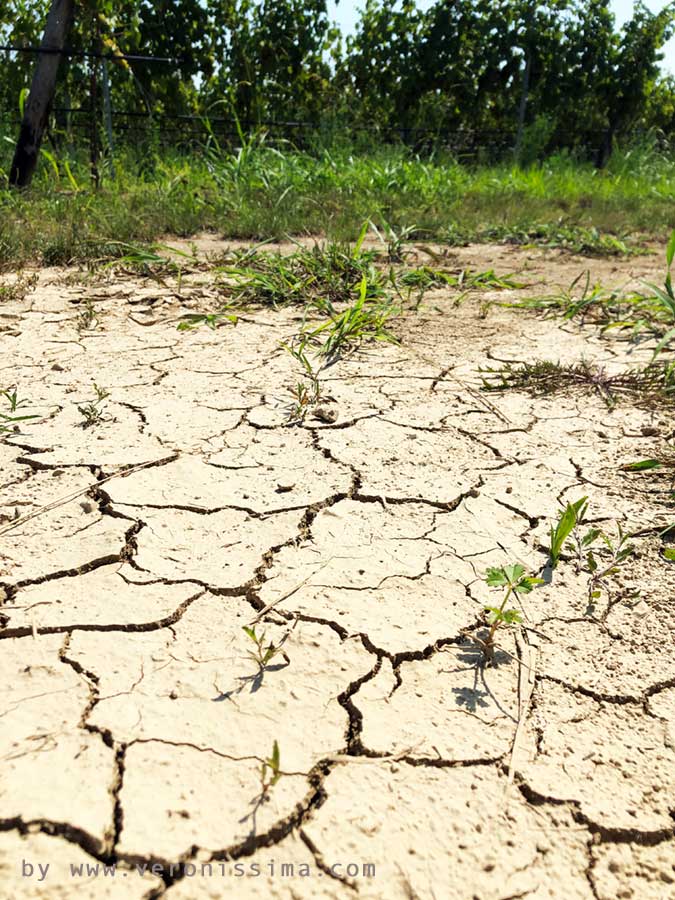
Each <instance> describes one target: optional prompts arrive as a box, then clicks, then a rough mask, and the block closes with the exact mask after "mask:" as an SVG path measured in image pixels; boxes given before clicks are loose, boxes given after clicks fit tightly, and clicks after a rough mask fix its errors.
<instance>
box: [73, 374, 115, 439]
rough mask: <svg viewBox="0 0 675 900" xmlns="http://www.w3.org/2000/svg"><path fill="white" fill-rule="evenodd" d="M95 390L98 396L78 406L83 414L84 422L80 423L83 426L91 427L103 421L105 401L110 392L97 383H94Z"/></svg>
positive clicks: (78, 409)
mask: <svg viewBox="0 0 675 900" xmlns="http://www.w3.org/2000/svg"><path fill="white" fill-rule="evenodd" d="M94 392H95V394H96V397H95V398H94V399H93V400H90V401H89V402H88V403H83V404H82V406H78V407H77V411H78V412H79V413H80V415H81V416H82V422H81V423H80V424H81V425H82V427H83V428H91V427H92V426H93V425H98V424H99V423H100V422H102V421H103V410H104V407H105V401H106V399H107V398H108V397H109V396H110V392H109V391H107V390H106V389H105V388H102V387H99V386H98V385H97V384H94Z"/></svg>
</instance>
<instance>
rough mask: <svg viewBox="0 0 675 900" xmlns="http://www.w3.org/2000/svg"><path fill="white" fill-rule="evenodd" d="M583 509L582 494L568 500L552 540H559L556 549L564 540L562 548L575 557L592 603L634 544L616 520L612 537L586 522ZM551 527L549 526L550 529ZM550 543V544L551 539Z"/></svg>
mask: <svg viewBox="0 0 675 900" xmlns="http://www.w3.org/2000/svg"><path fill="white" fill-rule="evenodd" d="M587 511H588V501H587V499H586V497H582V498H581V500H577V501H576V503H570V504H568V506H567V507H566V509H565V511H564V512H563V513H562V515H561V517H560V519H559V520H558V524H557V526H556V529H558V530H559V535H557V536H556V543H558V541H559V540H561V543H560V544H559V546H558V552H559V551H560V549H561V547H562V545H563V544H564V545H565V549H566V550H568V551H569V552H570V554H571V555H572V556H573V557H574V558H575V561H576V568H577V572H586V573H587V574H588V576H589V578H588V602H589V605H590V606H593V604H594V602H595V601H596V600H598V599H599V598H600V597H601V596H602V592H603V590H604V591H606V592H607V593H609V590H610V585H609V582H608V579H609V578H610V576H611V575H614V574H616V572H617V571H618V569H619V566H621V564H622V563H624V562H625V561H626V560H627V559H629V558H630V557H631V556H633V554H634V553H635V546H634V545H633V544H632V543H631V542H630V540H631V535H630V534H627V533H626V532H624V530H623V528H622V527H621V523H620V522H617V526H616V527H617V537H616V539H613V538H611V537H610V536H609V535H608V534H607V533H606V532H605V531H603V529H602V528H598V527H597V526H589V525H588V523H587V522H586V513H587ZM570 523H571V524H572V527H571V529H570V528H569V526H570ZM568 529H569V530H568ZM553 531H554V529H553V528H552V529H551V532H553ZM551 546H552V547H553V540H552V542H551Z"/></svg>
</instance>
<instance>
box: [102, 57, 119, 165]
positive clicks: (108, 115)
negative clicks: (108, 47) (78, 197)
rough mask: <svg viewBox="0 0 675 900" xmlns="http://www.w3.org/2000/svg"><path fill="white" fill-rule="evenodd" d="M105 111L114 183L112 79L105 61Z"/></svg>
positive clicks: (105, 60)
mask: <svg viewBox="0 0 675 900" xmlns="http://www.w3.org/2000/svg"><path fill="white" fill-rule="evenodd" d="M102 83H103V110H104V113H105V130H106V134H107V135H108V153H109V154H110V174H111V175H112V178H113V181H114V180H115V178H116V175H115V141H114V139H113V126H112V101H111V99H110V78H109V77H108V60H107V59H104V60H103V82H102Z"/></svg>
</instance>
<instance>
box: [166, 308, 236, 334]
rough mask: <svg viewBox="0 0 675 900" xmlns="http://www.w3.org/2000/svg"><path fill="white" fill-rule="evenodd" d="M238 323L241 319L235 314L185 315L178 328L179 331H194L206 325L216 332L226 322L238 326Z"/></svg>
mask: <svg viewBox="0 0 675 900" xmlns="http://www.w3.org/2000/svg"><path fill="white" fill-rule="evenodd" d="M238 321H239V317H238V316H237V315H235V314H234V313H226V312H218V313H185V315H184V316H182V317H181V321H180V322H179V323H178V325H177V326H176V328H177V329H178V331H194V329H195V328H200V327H201V326H202V325H206V327H207V328H210V329H211V330H212V331H215V330H216V328H220V326H221V325H223V324H224V323H225V322H230V323H231V324H232V325H236V324H237V322H238Z"/></svg>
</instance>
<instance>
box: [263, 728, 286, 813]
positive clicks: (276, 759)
mask: <svg viewBox="0 0 675 900" xmlns="http://www.w3.org/2000/svg"><path fill="white" fill-rule="evenodd" d="M280 765H281V754H280V753H279V744H278V742H277V741H276V740H275V741H274V744H273V746H272V755H271V756H270V757H268V759H264V760H263V762H262V765H261V767H260V796H261V798H262V799H265V798H266V797H267V795H268V794H269V792H270V791H271V790H272V788H273V787H274V785H275V784H276V783H277V781H279V779H280V778H281V774H282V773H281V769H280Z"/></svg>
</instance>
